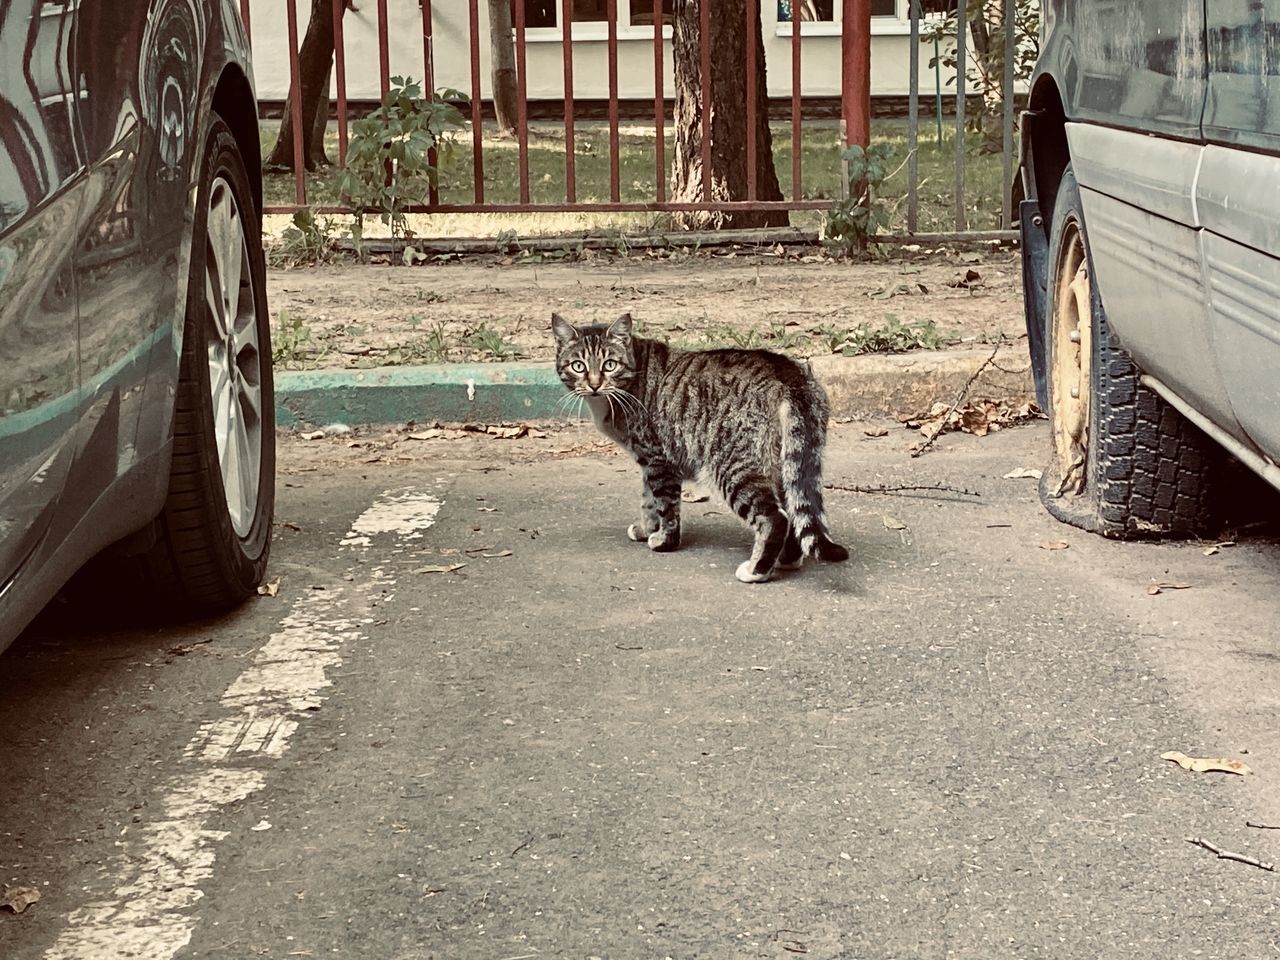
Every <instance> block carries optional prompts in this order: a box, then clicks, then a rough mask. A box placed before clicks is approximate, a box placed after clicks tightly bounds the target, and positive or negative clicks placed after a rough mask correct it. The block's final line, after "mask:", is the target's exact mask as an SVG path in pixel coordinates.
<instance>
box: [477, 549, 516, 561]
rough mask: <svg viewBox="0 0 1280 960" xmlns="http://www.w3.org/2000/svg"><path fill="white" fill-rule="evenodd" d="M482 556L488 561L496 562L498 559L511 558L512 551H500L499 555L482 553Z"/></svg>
mask: <svg viewBox="0 0 1280 960" xmlns="http://www.w3.org/2000/svg"><path fill="white" fill-rule="evenodd" d="M480 556H482V557H484V558H485V559H486V560H496V559H498V557H509V556H511V551H510V550H499V551H498V552H497V553H482V554H480Z"/></svg>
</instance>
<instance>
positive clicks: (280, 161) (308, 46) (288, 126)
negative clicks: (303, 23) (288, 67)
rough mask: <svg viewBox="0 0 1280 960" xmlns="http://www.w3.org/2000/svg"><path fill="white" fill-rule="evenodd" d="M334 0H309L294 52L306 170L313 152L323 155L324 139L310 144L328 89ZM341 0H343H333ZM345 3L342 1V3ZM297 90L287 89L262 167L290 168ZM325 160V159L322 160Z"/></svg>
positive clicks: (311, 164) (326, 110)
mask: <svg viewBox="0 0 1280 960" xmlns="http://www.w3.org/2000/svg"><path fill="white" fill-rule="evenodd" d="M334 2H335V0H311V19H310V20H309V21H308V22H307V33H306V36H304V37H303V38H302V50H301V51H300V52H299V54H298V74H299V79H300V81H301V84H300V85H301V88H302V96H301V101H300V102H301V104H302V156H303V157H304V162H305V164H306V168H307V169H308V170H314V169H315V168H316V163H315V155H316V153H317V152H318V153H319V154H320V155H321V156H323V154H324V139H323V138H321V139H320V142H319V144H318V146H317V145H315V144H314V131H315V127H316V111H317V110H318V109H320V99H321V97H323V96H324V95H325V94H326V93H327V92H328V85H329V74H330V72H331V70H332V69H333V4H334ZM337 2H339V3H344V0H337ZM344 6H345V3H344ZM297 95H298V91H297V90H294V89H290V90H289V99H288V100H286V101H285V110H284V119H283V121H282V122H281V124H280V139H278V140H277V141H276V145H275V147H273V148H272V150H271V155H270V156H269V157H267V163H266V166H267V167H270V168H275V169H277V170H279V169H284V170H292V169H293V111H292V110H291V109H290V104H291V103H292V102H293V98H294V97H295V96H297ZM323 110H324V116H325V120H326V122H327V120H328V116H329V104H328V101H327V100H326V101H325V103H324V107H323ZM326 162H327V160H326Z"/></svg>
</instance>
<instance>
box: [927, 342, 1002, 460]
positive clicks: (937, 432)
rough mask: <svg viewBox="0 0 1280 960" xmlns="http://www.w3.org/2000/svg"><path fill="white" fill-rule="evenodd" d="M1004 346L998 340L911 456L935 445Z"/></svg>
mask: <svg viewBox="0 0 1280 960" xmlns="http://www.w3.org/2000/svg"><path fill="white" fill-rule="evenodd" d="M1002 346H1004V340H1003V339H1002V340H999V341H997V343H996V348H995V349H994V350H992V351H991V356H989V357H987V359H986V360H984V361H982V364H981V365H980V366H979V367H978V369H977V370H975V371H973V374H972V375H971V376H970V377H969V379H968V380H966V381H965V382H964V386H963V387H961V388H960V392H959V393H958V394H957V395H956V399H955V402H954V403H952V404H951V409H950V410H948V411H947V412H946V413H945V414H944V415H943V417H942V419H941V420H939V421H938V426H937V427H936V428H934V431H933V433H931V434H929V436H927V437H925V440H924V443H922V444H920V446H918V447H916V448H915V449H914V450H912V451H911V456H912V457H913V458H914V457H918V456H920V455H921V454H922V453H924V452H925V451H926V450H928V449H929V448H930V447H931V446H933V442H934V441H935V440H937V439H938V437H940V436H942V433H943V431H944V430H946V429H947V421H948V420H950V419H951V415H952V414H953V413H955V412H956V410H958V409H959V408H960V404H961V403H963V402H964V398H965V397H967V396H968V395H969V389H970V388H971V387H972V386H973V385H974V383H975V382H976V381H977V379H978V378H979V377H980V376H982V372H983V371H984V370H986V369H987V367H989V366H991V364H993V363H994V362H995V359H996V354H997V353H999V352H1000V348H1001V347H1002Z"/></svg>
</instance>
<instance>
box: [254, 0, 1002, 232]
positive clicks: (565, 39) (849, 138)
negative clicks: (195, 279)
mask: <svg viewBox="0 0 1280 960" xmlns="http://www.w3.org/2000/svg"><path fill="white" fill-rule="evenodd" d="M388 2H389V0H376V5H377V9H376V17H377V36H378V50H379V56H378V61H379V62H378V76H379V81H380V86H381V91H382V95H383V96H384V97H385V96H386V94H387V92H388V90H389V89H390V81H391V66H390V53H389V51H390V45H389V43H388V16H387V4H388ZM391 2H409V0H391ZM448 2H450V3H458V2H460V0H448ZM559 2H560V4H561V13H560V16H561V31H562V38H561V41H560V42H561V50H562V65H563V77H564V79H563V126H564V183H565V189H564V196H563V198H562V199H555V200H550V201H543V202H533V201H532V200H531V197H530V163H529V158H530V154H529V132H530V119H529V97H528V79H527V75H526V65H527V59H528V57H527V50H528V41H527V36H526V29H527V27H526V0H513V14H514V15H513V20H514V32H515V58H516V77H517V80H516V82H517V103H518V117H517V124H516V138H517V144H518V151H519V159H518V176H519V200H518V202H516V203H510V202H493V201H491V200H488V199H486V196H485V184H484V175H485V166H486V157H485V145H484V137H483V130H484V124H485V119H484V116H483V112H482V96H481V42H482V38H481V22H480V0H466V3H467V4H468V20H469V24H468V27H469V29H468V41H469V57H470V90H469V91H467V92H468V93H469V97H470V100H469V103H468V104H465V105H463V109H464V111H466V112H467V113H469V119H470V131H469V134H468V136H469V139H470V153H471V157H470V160H471V167H472V173H473V178H474V188H473V196H472V197H471V200H470V202H441V199H440V196H439V191H438V188H437V187H436V186H435V185H434V184H433V185H432V186H431V188H430V192H429V194H428V196H427V197H426V203H420V204H416V205H410V206H405V207H404V208H403V210H404V212H406V213H536V212H682V211H706V212H717V211H735V210H771V209H773V210H776V209H783V210H817V209H826V208H828V207H829V206H830V203H831V201H830V199H813V198H806V197H804V196H803V191H802V187H801V179H802V172H803V171H802V158H801V149H800V144H801V130H802V126H803V123H804V119H803V113H804V103H803V98H802V94H801V84H800V77H801V66H802V62H803V43H802V30H800V29H792V30H791V38H790V43H789V48H790V52H791V63H790V88H789V106H790V114H789V128H790V129H789V133H790V138H791V146H792V150H791V158H792V159H791V171H790V173H791V176H790V184H789V188H790V189H789V191H788V190H787V189H786V186H783V184H784V181H785V178H784V177H779V182H780V186H783V192H784V198H783V199H782V200H761V199H760V198H759V197H758V192H757V187H758V184H757V176H756V167H757V164H756V160H757V151H758V143H757V138H756V120H757V105H756V100H757V97H756V94H757V90H756V83H757V70H756V68H757V64H756V62H755V58H756V47H755V44H754V43H752V42H747V43H746V45H745V46H746V62H745V63H744V64H743V68H744V71H745V79H746V85H747V90H746V107H747V123H746V127H747V131H748V133H747V138H746V171H747V180H746V183H747V187H746V196H745V197H743V198H741V199H735V200H717V199H714V198H713V197H712V178H711V177H703V181H702V182H703V190H702V196H701V197H700V198H699V199H696V200H685V201H675V200H673V199H672V198H671V196H670V195H669V191H668V166H667V165H668V162H669V158H668V157H667V155H666V146H665V142H664V132H665V124H666V113H667V106H666V102H667V98H666V97H665V81H664V56H665V54H666V51H665V48H664V43H665V41H664V36H663V31H662V30H661V29H660V28H658V27H655V29H654V30H653V43H652V49H653V77H654V90H655V93H654V98H653V113H652V123H653V125H654V128H655V133H656V136H655V139H654V156H653V170H654V174H655V183H656V190H655V192H654V195H653V197H652V199H648V200H641V201H634V200H623V199H622V197H621V190H620V171H619V126H620V124H619V95H618V42H619V37H618V29H617V28H618V18H617V14H616V5H617V0H607V4H608V12H607V16H606V22H607V28H608V35H607V70H608V100H607V118H608V141H609V199H608V200H583V199H581V198H580V197H579V196H578V191H577V182H576V157H575V123H576V121H577V113H578V109H577V104H576V101H575V95H574V70H573V68H574V63H573V60H574V55H573V54H574V51H573V43H574V35H573V19H572V10H573V0H559ZM649 2H650V0H633V6H639V5H642V4H648V3H649ZM688 2H697V0H688ZM761 2H762V0H746V4H745V6H746V19H745V22H744V29H746V30H747V31H748V32H747V36H748V37H751V36H753V33H752V32H751V31H752V30H753V28H754V27H755V25H756V23H758V21H759V17H760V3H761ZM764 2H771V0H764ZM834 2H836V3H838V4H841V13H842V19H841V24H842V29H841V37H840V41H841V43H840V46H841V85H840V87H841V98H840V99H841V104H840V107H841V110H840V113H841V118H842V124H841V127H842V131H841V136H842V139H843V142H844V144H845V145H846V146H847V145H849V144H862V145H864V146H865V145H866V144H867V143H868V141H869V139H870V120H871V98H870V76H871V43H870V16H871V14H870V10H871V2H870V0H834ZM950 2H951V6H952V8H953V9H954V11H955V13H956V24H957V30H956V36H955V38H954V41H955V54H956V60H957V63H956V68H955V69H956V73H955V76H954V81H955V91H954V94H953V95H949V99H952V100H953V102H954V120H953V123H954V131H955V138H954V143H955V174H954V176H955V180H954V204H955V206H954V221H955V222H954V226H955V230H956V231H958V232H963V231H966V230H967V229H968V227H969V224H968V222H967V216H966V208H965V199H966V189H965V188H966V156H965V144H966V138H965V136H964V135H963V134H964V130H965V124H966V120H967V100H968V99H969V96H970V91H969V89H968V87H969V84H968V77H967V72H968V71H967V56H968V49H969V48H968V43H967V42H966V41H967V18H968V14H969V12H970V10H971V4H974V3H982V2H983V0H950ZM999 2H1002V3H1003V37H1002V43H1003V64H1004V104H1003V109H1004V130H1003V169H1002V196H1003V203H1002V209H1001V220H1000V222H1001V226H1002V227H1003V228H1004V229H1006V230H1007V229H1009V228H1010V227H1011V226H1012V223H1013V214H1014V211H1013V209H1012V200H1011V196H1012V186H1013V176H1014V73H1013V71H1014V61H1015V52H1016V40H1015V7H1016V0H999ZM418 3H419V7H420V11H421V28H422V59H421V63H420V66H421V69H422V75H423V78H424V83H423V87H424V90H427V91H431V90H433V89H434V88H435V79H436V77H435V74H436V70H435V55H434V30H433V26H434V24H433V14H432V0H418ZM652 4H653V17H654V23H655V24H657V25H660V24H662V22H663V3H662V0H652ZM931 6H933V7H937V6H938V4H937V3H934V4H931ZM285 7H286V13H287V27H288V29H287V34H288V36H287V39H288V45H289V50H288V54H289V77H290V96H289V98H288V103H287V109H288V110H290V112H291V116H292V121H293V122H292V131H293V168H294V202H293V203H290V204H277V205H270V206H267V207H266V208H265V212H266V213H286V214H287V213H292V212H295V211H297V210H300V209H303V208H306V207H308V206H309V204H308V196H307V183H306V177H305V170H304V156H303V150H304V140H303V118H302V111H301V104H300V102H299V98H298V97H297V96H295V95H294V91H297V90H298V89H299V75H300V69H299V20H298V3H297V0H285ZM240 8H241V15H242V17H243V18H244V22H245V26H246V28H247V29H248V31H249V33H250V36H251V38H252V27H253V24H252V21H251V20H250V4H249V0H240ZM344 12H345V3H344V2H343V0H334V3H333V32H334V47H335V49H334V61H333V66H334V72H333V77H334V84H333V91H332V92H333V93H334V94H335V96H334V98H333V99H332V100H331V101H330V115H331V116H335V115H336V118H337V141H338V163H339V165H340V166H342V165H344V164H345V163H346V158H347V147H348V143H349V137H350V130H349V119H350V116H351V113H352V104H350V103H349V101H348V97H347V56H346V54H347V51H346V48H345V47H346V45H345V41H344V35H343V14H344ZM710 16H711V3H710V0H701V3H700V4H699V22H700V30H699V44H698V50H699V75H700V81H701V99H702V102H703V103H707V102H709V101H710V98H711V93H712V91H711V82H712V80H711V76H712V71H711V57H712V55H713V54H712V50H711V41H710V38H711V31H710ZM924 16H925V15H924V13H923V12H922V0H909V21H910V45H909V47H910V53H909V57H910V65H909V78H910V79H909V84H910V85H909V95H908V119H907V148H908V156H907V161H906V163H907V181H908V186H907V196H906V204H907V212H906V227H907V231H908V233H912V234H914V233H916V232H917V228H918V224H919V192H920V176H919V165H918V163H919V144H920V130H921V109H920V107H921V91H920V83H919V78H920V69H919V67H920V60H919V58H920V55H921V43H920V37H921V26H922V21H923V19H924ZM797 26H798V25H797ZM948 79H949V80H950V78H948ZM940 90H941V82H940V85H939V93H938V94H937V100H938V102H937V103H936V104H934V106H935V110H936V112H937V117H938V123H939V125H941V123H942V113H943V111H942V106H941V99H942V95H941V92H940ZM701 118H702V120H701V122H702V128H701V134H702V135H701V151H702V157H701V160H702V164H703V169H709V168H710V165H711V155H712V151H714V150H715V149H716V144H715V143H714V141H713V138H712V131H711V111H709V110H703V111H701ZM432 162H434V159H433V161H432ZM315 209H317V210H318V212H325V213H351V212H354V210H353V208H352V207H351V206H349V205H343V204H338V205H328V206H324V205H321V206H318V207H315Z"/></svg>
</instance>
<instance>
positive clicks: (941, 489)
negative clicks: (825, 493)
mask: <svg viewBox="0 0 1280 960" xmlns="http://www.w3.org/2000/svg"><path fill="white" fill-rule="evenodd" d="M825 486H826V488H827V489H828V490H839V491H840V492H841V493H885V494H899V493H954V494H956V495H957V496H961V497H980V496H982V494H980V493H978V491H977V490H967V489H965V488H964V487H953V486H951V485H950V484H946V483H878V484H876V485H875V486H873V487H871V486H862V485H860V484H855V485H853V486H848V485H845V484H841V483H828V484H825Z"/></svg>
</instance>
